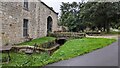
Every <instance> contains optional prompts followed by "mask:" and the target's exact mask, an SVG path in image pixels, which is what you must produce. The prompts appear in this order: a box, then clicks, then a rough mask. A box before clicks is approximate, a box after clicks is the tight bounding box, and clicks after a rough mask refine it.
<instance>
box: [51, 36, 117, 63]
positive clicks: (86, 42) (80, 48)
mask: <svg viewBox="0 0 120 68" xmlns="http://www.w3.org/2000/svg"><path fill="white" fill-rule="evenodd" d="M113 42H115V40H114V39H105V38H83V39H74V40H70V41H68V42H66V43H65V44H64V45H63V46H61V47H60V49H59V50H57V51H56V52H55V53H54V54H53V55H52V56H51V57H50V60H49V62H51V63H52V62H55V61H59V60H65V59H70V58H72V57H76V56H78V55H83V54H85V53H89V52H91V51H93V50H96V49H99V48H103V47H105V46H108V45H109V44H111V43H113Z"/></svg>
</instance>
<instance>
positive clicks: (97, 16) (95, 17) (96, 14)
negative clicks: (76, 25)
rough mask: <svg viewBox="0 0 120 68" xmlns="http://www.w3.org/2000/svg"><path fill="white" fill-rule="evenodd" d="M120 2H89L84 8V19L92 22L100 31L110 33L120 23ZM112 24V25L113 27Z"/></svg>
mask: <svg viewBox="0 0 120 68" xmlns="http://www.w3.org/2000/svg"><path fill="white" fill-rule="evenodd" d="M119 6H120V2H113V3H112V2H87V3H85V4H84V7H83V8H82V12H83V13H82V14H80V15H82V19H83V20H85V21H87V22H92V24H94V25H95V26H96V27H97V28H98V29H102V27H103V28H104V31H107V32H109V31H110V27H112V26H114V25H115V24H114V23H115V22H116V23H118V20H119V19H120V18H119V14H118V13H119V12H120V8H119ZM111 24H112V25H111Z"/></svg>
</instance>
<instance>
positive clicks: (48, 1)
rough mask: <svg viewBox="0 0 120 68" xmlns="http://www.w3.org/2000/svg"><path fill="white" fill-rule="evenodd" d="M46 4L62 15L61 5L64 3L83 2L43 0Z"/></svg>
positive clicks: (77, 0) (76, 0)
mask: <svg viewBox="0 0 120 68" xmlns="http://www.w3.org/2000/svg"><path fill="white" fill-rule="evenodd" d="M41 1H43V2H44V3H46V4H47V5H48V6H49V7H53V9H54V10H55V11H56V12H58V13H59V14H60V5H61V3H62V2H70V3H71V2H74V1H75V2H80V1H81V0H41Z"/></svg>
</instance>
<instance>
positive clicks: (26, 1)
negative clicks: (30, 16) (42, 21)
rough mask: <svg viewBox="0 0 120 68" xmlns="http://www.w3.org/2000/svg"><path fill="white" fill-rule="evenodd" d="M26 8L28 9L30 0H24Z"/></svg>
mask: <svg viewBox="0 0 120 68" xmlns="http://www.w3.org/2000/svg"><path fill="white" fill-rule="evenodd" d="M24 8H25V9H26V10H28V0H24Z"/></svg>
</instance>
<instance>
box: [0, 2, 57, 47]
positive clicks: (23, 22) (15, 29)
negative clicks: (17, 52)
mask: <svg viewBox="0 0 120 68" xmlns="http://www.w3.org/2000/svg"><path fill="white" fill-rule="evenodd" d="M57 19H58V13H56V12H55V11H54V10H53V8H51V7H49V6H47V5H46V4H45V3H43V2H41V1H39V0H38V2H29V0H28V1H27V0H25V1H24V2H0V26H1V27H0V32H1V33H0V41H1V42H2V45H5V44H6V43H11V44H17V43H21V42H24V41H25V40H26V37H28V36H29V37H30V38H33V39H35V38H40V37H44V36H46V35H47V34H48V33H49V32H54V31H57V27H58V26H57V22H58V20H57Z"/></svg>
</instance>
